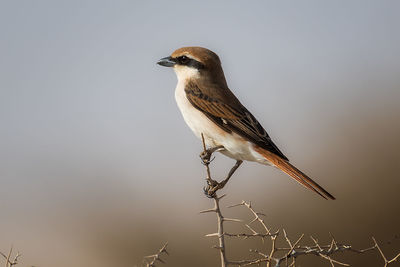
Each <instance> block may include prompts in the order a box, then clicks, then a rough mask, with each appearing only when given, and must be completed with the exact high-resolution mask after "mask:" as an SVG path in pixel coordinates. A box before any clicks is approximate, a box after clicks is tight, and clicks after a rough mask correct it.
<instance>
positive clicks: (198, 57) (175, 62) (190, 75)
mask: <svg viewBox="0 0 400 267" xmlns="http://www.w3.org/2000/svg"><path fill="white" fill-rule="evenodd" d="M157 64H159V65H161V66H164V67H173V68H174V70H175V73H176V75H177V77H178V80H186V79H198V78H202V79H207V80H211V81H212V82H217V83H220V82H222V83H225V84H226V82H225V77H224V73H223V71H222V67H221V61H220V60H219V57H218V56H217V54H215V53H214V52H213V51H211V50H208V49H206V48H203V47H196V46H194V47H182V48H179V49H177V50H175V51H174V52H173V53H172V54H171V56H169V57H165V58H162V59H160V60H159V61H158V62H157Z"/></svg>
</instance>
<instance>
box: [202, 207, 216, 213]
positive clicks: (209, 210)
mask: <svg viewBox="0 0 400 267" xmlns="http://www.w3.org/2000/svg"><path fill="white" fill-rule="evenodd" d="M208 212H217V210H216V209H215V208H212V209H208V210H202V211H200V212H199V213H208Z"/></svg>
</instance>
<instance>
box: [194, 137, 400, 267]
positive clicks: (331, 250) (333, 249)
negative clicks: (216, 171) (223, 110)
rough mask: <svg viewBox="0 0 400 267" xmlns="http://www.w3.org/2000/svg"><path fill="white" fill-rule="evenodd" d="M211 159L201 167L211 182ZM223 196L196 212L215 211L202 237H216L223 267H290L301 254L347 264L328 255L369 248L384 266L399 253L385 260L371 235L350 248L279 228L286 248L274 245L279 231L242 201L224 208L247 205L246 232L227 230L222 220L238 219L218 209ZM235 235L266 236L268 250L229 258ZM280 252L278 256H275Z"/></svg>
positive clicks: (399, 256) (245, 237)
mask: <svg viewBox="0 0 400 267" xmlns="http://www.w3.org/2000/svg"><path fill="white" fill-rule="evenodd" d="M202 141H203V149H204V152H206V145H205V141H204V136H203V135H202ZM210 163H211V161H208V162H207V163H206V164H204V166H205V167H206V171H207V177H206V180H207V181H212V178H211V172H210V168H209V164H210ZM224 196H225V195H222V196H221V197H218V196H217V195H216V194H214V196H213V197H212V198H213V200H214V207H213V208H211V209H208V210H203V211H201V212H200V213H209V212H215V213H216V215H217V226H218V228H217V232H216V233H212V234H207V235H206V237H213V236H216V237H218V243H219V244H218V246H214V248H216V249H218V250H219V252H220V259H221V266H222V267H226V266H229V265H231V266H249V265H255V264H257V265H260V264H261V263H266V266H267V267H272V266H274V267H280V266H282V263H285V266H289V267H294V266H296V259H297V257H299V256H302V255H316V256H319V257H321V258H322V259H325V260H327V261H328V262H329V263H330V265H331V266H332V267H334V266H335V264H336V265H340V266H350V265H349V264H347V263H344V262H340V261H338V260H335V259H333V258H332V255H334V254H336V253H338V252H343V251H351V252H355V253H365V252H367V251H370V250H377V251H378V252H379V254H380V255H381V257H382V259H383V260H384V267H387V266H388V265H389V264H390V263H393V262H395V261H397V260H399V259H400V253H399V254H397V255H396V256H395V257H393V258H392V259H390V260H388V259H387V258H386V256H385V255H384V253H383V251H382V250H381V248H380V247H379V245H378V243H377V242H376V240H375V238H374V237H372V240H373V242H374V246H372V247H369V248H366V249H361V250H360V249H354V248H352V246H351V245H345V244H341V243H338V242H337V241H336V239H335V238H334V236H333V235H332V234H331V241H330V243H329V245H321V244H320V243H319V242H318V240H317V239H315V238H314V237H312V236H310V239H311V240H312V241H313V244H312V245H300V242H301V241H302V240H303V238H304V234H301V235H300V236H299V237H298V238H297V239H296V240H295V241H294V242H293V241H292V240H291V239H290V238H289V236H288V234H287V233H286V231H285V229H282V232H283V236H284V241H285V242H286V243H287V245H288V246H287V247H278V246H277V238H278V237H279V235H280V233H281V232H280V231H279V230H276V231H272V230H271V228H269V227H267V225H266V223H265V221H264V219H263V218H261V217H262V216H265V215H264V214H262V213H260V212H256V211H255V210H254V209H253V207H252V205H251V202H246V201H242V202H241V203H239V204H236V205H231V206H229V207H228V208H233V207H238V206H244V207H246V208H247V210H249V211H250V213H251V215H252V216H253V219H252V220H251V221H250V222H249V223H247V224H246V223H245V224H244V225H245V226H246V228H247V229H248V230H249V231H250V233H228V232H225V231H224V222H227V221H232V222H242V221H241V220H239V219H230V218H225V217H224V216H223V214H222V212H221V208H220V200H221V199H222V198H223V197H224ZM254 223H258V224H259V225H260V226H261V227H262V229H263V231H264V232H263V233H260V232H258V231H256V230H255V228H254V227H252V224H254ZM226 236H227V237H234V238H235V237H236V238H238V237H239V238H244V239H247V238H257V237H258V238H261V240H262V241H263V242H264V241H265V239H267V238H269V239H270V241H271V249H270V251H269V252H268V253H263V252H260V251H258V250H250V252H252V253H254V254H256V255H257V256H258V257H257V258H255V259H249V260H236V261H233V260H229V259H228V258H227V254H226V246H225V237H226ZM278 255H280V256H278Z"/></svg>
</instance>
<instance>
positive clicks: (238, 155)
mask: <svg viewBox="0 0 400 267" xmlns="http://www.w3.org/2000/svg"><path fill="white" fill-rule="evenodd" d="M185 84H186V80H184V79H179V76H178V84H177V86H176V89H175V100H176V102H177V104H178V107H179V109H180V111H181V113H182V115H183V119H184V120H185V122H186V124H187V125H188V126H189V128H190V129H191V130H192V131H193V132H194V134H195V135H196V136H197V137H198V138H200V139H201V134H203V135H204V139H205V141H206V145H207V146H209V147H214V146H219V145H222V146H224V147H225V150H224V151H221V153H223V154H225V155H226V156H228V157H231V158H234V159H236V160H249V161H257V162H260V163H263V164H268V162H267V161H266V160H265V159H264V158H263V157H262V156H261V155H260V154H259V153H257V152H256V151H254V149H253V146H252V144H251V143H250V142H249V141H246V140H245V139H243V138H242V137H241V136H239V135H237V134H235V133H227V132H225V131H224V130H222V129H221V128H220V127H218V126H217V125H216V124H215V123H214V122H212V121H211V120H210V119H208V118H207V116H206V115H204V114H203V113H202V112H201V111H199V110H198V109H196V108H195V107H194V106H193V105H192V104H191V103H190V102H189V100H188V99H187V97H186V92H185Z"/></svg>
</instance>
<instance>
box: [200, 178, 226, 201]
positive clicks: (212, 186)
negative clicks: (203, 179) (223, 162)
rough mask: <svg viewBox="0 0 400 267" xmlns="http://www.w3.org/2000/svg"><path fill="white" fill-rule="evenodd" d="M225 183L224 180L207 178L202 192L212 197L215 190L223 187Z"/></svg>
mask: <svg viewBox="0 0 400 267" xmlns="http://www.w3.org/2000/svg"><path fill="white" fill-rule="evenodd" d="M225 184H226V180H224V181H222V182H220V183H218V182H217V181H215V180H213V179H209V180H207V186H206V187H204V188H203V190H204V194H205V195H206V196H207V197H208V198H214V197H215V196H216V194H215V193H216V192H217V191H218V190H219V189H222V188H224V186H225Z"/></svg>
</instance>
